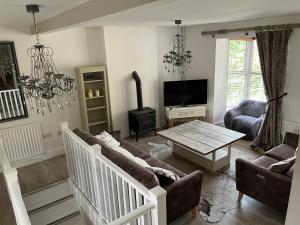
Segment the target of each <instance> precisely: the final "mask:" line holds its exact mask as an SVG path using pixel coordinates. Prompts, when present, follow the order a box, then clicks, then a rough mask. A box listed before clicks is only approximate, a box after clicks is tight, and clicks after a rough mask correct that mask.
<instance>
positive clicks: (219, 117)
mask: <svg viewBox="0 0 300 225" xmlns="http://www.w3.org/2000/svg"><path fill="white" fill-rule="evenodd" d="M228 50H229V41H228V39H217V40H216V64H215V79H214V80H215V82H214V106H213V107H214V108H213V109H214V112H213V123H217V124H223V122H224V120H223V118H224V114H225V109H226V99H227V79H228V56H229V54H228Z"/></svg>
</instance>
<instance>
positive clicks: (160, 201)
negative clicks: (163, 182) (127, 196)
mask: <svg viewBox="0 0 300 225" xmlns="http://www.w3.org/2000/svg"><path fill="white" fill-rule="evenodd" d="M150 192H151V195H152V200H153V201H154V203H155V206H156V207H155V208H154V209H152V213H151V216H152V222H153V224H157V225H166V224H167V216H166V215H167V210H166V209H167V206H166V196H167V192H166V191H165V190H164V189H163V188H162V187H160V186H157V187H155V188H152V189H151V190H150Z"/></svg>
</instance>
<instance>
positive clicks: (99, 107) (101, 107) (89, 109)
mask: <svg viewBox="0 0 300 225" xmlns="http://www.w3.org/2000/svg"><path fill="white" fill-rule="evenodd" d="M97 109H106V106H98V107H92V108H87V109H86V110H87V111H93V110H97Z"/></svg>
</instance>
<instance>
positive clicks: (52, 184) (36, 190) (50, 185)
mask: <svg viewBox="0 0 300 225" xmlns="http://www.w3.org/2000/svg"><path fill="white" fill-rule="evenodd" d="M65 182H68V179H63V180H59V181H57V182H55V183H51V184H48V185H45V186H42V187H40V188H37V189H35V190H33V191H30V192H26V193H24V194H23V193H22V197H23V198H26V197H27V196H30V195H33V194H35V193H38V192H41V191H43V190H46V189H49V188H51V187H53V186H56V185H59V184H61V183H65Z"/></svg>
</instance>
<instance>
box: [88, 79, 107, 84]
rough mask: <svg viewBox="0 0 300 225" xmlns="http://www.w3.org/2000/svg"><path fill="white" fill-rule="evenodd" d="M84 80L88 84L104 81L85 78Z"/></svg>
mask: <svg viewBox="0 0 300 225" xmlns="http://www.w3.org/2000/svg"><path fill="white" fill-rule="evenodd" d="M83 82H84V83H85V84H86V83H94V82H103V80H85V81H83Z"/></svg>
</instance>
